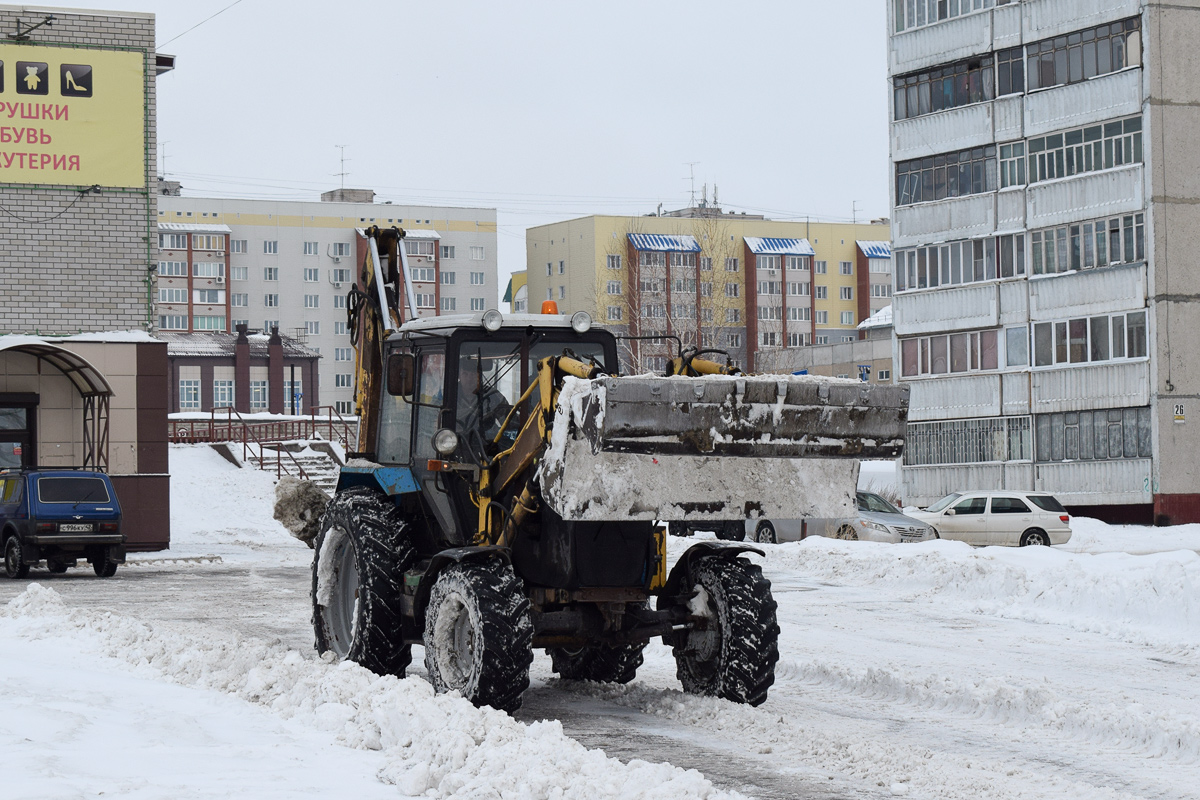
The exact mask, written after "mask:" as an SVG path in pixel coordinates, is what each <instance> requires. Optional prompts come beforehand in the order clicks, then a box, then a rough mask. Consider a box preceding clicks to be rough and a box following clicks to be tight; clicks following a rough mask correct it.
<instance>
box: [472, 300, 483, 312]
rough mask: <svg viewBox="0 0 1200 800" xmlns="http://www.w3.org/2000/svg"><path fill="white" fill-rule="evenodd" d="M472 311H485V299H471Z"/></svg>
mask: <svg viewBox="0 0 1200 800" xmlns="http://www.w3.org/2000/svg"><path fill="white" fill-rule="evenodd" d="M471 310H472V311H483V298H482V297H472V298H471Z"/></svg>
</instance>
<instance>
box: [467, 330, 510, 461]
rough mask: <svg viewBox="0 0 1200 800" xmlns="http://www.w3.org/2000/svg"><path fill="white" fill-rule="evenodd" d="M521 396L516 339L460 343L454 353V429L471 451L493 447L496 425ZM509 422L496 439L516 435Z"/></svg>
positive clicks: (506, 440) (502, 443) (506, 441)
mask: <svg viewBox="0 0 1200 800" xmlns="http://www.w3.org/2000/svg"><path fill="white" fill-rule="evenodd" d="M520 396H521V343H520V342H497V341H490V342H463V344H462V349H461V350H459V356H458V403H457V408H456V409H455V420H456V422H457V425H458V432H459V434H460V435H461V436H464V437H465V438H466V441H467V442H468V446H469V447H470V449H471V450H472V451H474V452H484V451H487V450H494V449H495V448H494V446H493V443H494V442H495V439H496V435H497V434H498V433H499V432H500V426H501V425H502V424H503V423H504V419H505V418H506V417H507V416H508V412H509V411H511V410H512V407H513V405H514V404H515V403H516V402H517V400H518V399H519V398H520ZM516 435H517V426H516V424H510V425H509V426H508V428H507V429H506V430H505V432H504V436H502V437H501V440H500V442H499V444H500V446H501V447H502V448H503V447H505V446H506V444H511V442H512V441H513V440H514V439H515V438H516Z"/></svg>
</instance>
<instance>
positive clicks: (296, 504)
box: [275, 475, 329, 547]
mask: <svg viewBox="0 0 1200 800" xmlns="http://www.w3.org/2000/svg"><path fill="white" fill-rule="evenodd" d="M328 504H329V495H327V494H325V492H324V491H322V490H321V488H320V487H319V486H317V485H316V484H315V483H313V482H312V481H302V480H300V479H299V478H293V477H292V476H291V475H284V476H283V477H282V478H280V479H279V483H278V484H277V485H276V486H275V519H277V520H278V521H279V523H280V524H281V525H283V527H285V528H287V529H288V530H289V531H291V533H292V535H293V536H295V537H296V538H297V539H299V540H300V541H302V542H304V543H305V544H306V545H308V546H309V547H313V546H314V545H313V542H314V541H315V540H316V538H317V534H319V533H320V532H321V515H322V514H324V513H325V506H326V505H328Z"/></svg>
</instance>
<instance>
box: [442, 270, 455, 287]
mask: <svg viewBox="0 0 1200 800" xmlns="http://www.w3.org/2000/svg"><path fill="white" fill-rule="evenodd" d="M454 279H455V273H453V272H443V273H442V286H453V285H454Z"/></svg>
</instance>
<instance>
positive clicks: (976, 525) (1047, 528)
mask: <svg viewBox="0 0 1200 800" xmlns="http://www.w3.org/2000/svg"><path fill="white" fill-rule="evenodd" d="M904 513H906V514H908V516H910V517H913V518H915V519H919V520H921V521H922V522H924V523H927V524H929V525H932V526H933V527H934V528H936V529H937V532H938V535H939V536H941V537H942V538H943V539H956V540H958V541H960V542H966V543H967V544H975V545H988V544H999V545H1010V546H1017V545H1020V546H1021V547H1025V546H1026V545H1035V544H1043V545H1052V544H1066V543H1067V542H1069V541H1070V540H1071V526H1070V524H1069V523H1070V521H1071V517H1070V515H1069V514H1067V510H1066V509H1065V508H1063V506H1062V503H1060V502H1058V500H1056V499H1055V498H1054V497H1053V496H1052V495H1048V494H1046V493H1044V492H1017V491H996V492H955V493H954V494H948V495H946V496H945V497H943V498H942V499H941V500H938V501H937V502H936V503H934V504H933V505H931V506H929V508H926V509H925V510H924V511H905V512H904Z"/></svg>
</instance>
